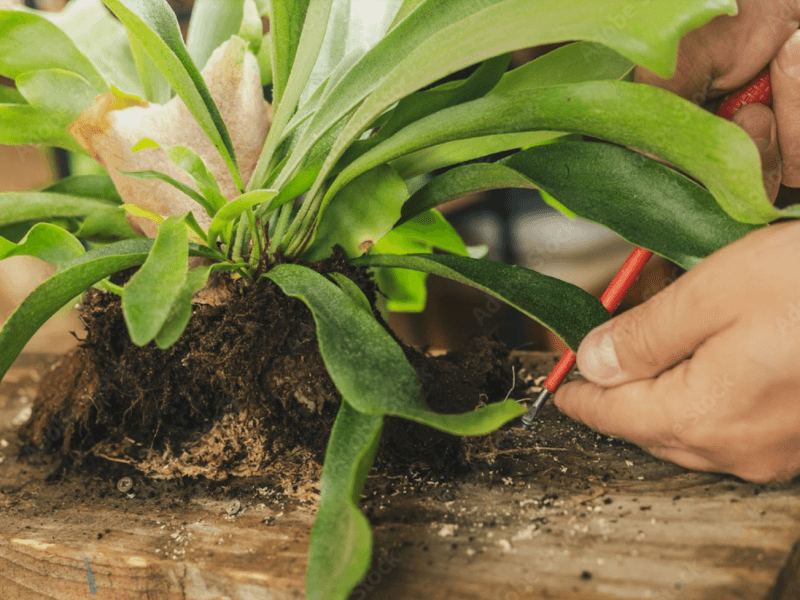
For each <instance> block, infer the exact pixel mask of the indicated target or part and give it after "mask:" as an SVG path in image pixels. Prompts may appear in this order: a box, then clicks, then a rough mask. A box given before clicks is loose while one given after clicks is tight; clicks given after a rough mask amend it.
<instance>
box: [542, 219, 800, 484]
mask: <svg viewBox="0 0 800 600" xmlns="http://www.w3.org/2000/svg"><path fill="white" fill-rule="evenodd" d="M578 367H579V369H580V371H581V373H582V374H583V375H584V377H586V379H587V380H588V381H576V382H572V383H569V384H566V385H564V386H562V387H561V388H560V389H559V390H558V392H557V393H556V396H555V403H556V405H557V406H558V408H559V409H561V410H562V411H563V412H564V413H566V414H567V415H569V416H570V417H572V418H575V419H577V420H580V421H583V422H584V423H586V424H587V425H589V427H592V428H593V429H596V430H598V431H601V432H604V433H607V434H609V435H614V436H619V437H622V438H625V439H627V440H629V441H631V442H633V443H635V444H637V445H639V446H642V447H643V448H644V449H645V450H647V451H648V452H650V453H651V454H654V455H655V456H658V457H660V458H664V459H666V460H670V461H673V462H676V463H678V464H680V465H683V466H685V467H688V468H691V469H697V470H703V471H718V472H725V473H732V474H734V475H738V476H739V477H741V478H743V479H747V480H751V481H756V482H767V481H776V480H780V479H788V478H790V477H792V476H793V475H796V474H798V473H800V223H797V222H792V223H784V224H780V225H774V226H768V227H764V228H762V229H759V230H757V231H755V232H753V233H751V234H749V235H747V236H745V237H744V238H742V239H740V240H737V241H736V242H734V243H733V244H730V245H729V246H726V247H725V248H722V249H721V250H719V251H718V252H716V253H714V254H712V255H711V256H709V257H708V258H707V259H705V260H704V261H703V262H701V263H700V264H699V265H698V266H696V267H695V268H694V269H692V270H691V271H689V272H688V273H686V274H685V275H683V276H682V277H681V278H680V279H678V280H677V281H676V282H674V283H673V284H672V285H670V286H669V287H667V288H665V289H664V290H662V291H661V292H659V293H658V294H657V295H655V296H654V297H652V298H651V299H650V300H648V301H647V302H645V303H644V304H641V305H639V306H637V307H635V308H633V309H631V310H629V311H627V312H625V313H623V314H621V315H620V316H618V317H616V318H614V319H612V320H611V321H609V322H607V323H605V324H603V325H601V326H600V327H598V328H597V329H595V330H593V331H592V332H591V333H590V334H589V335H588V336H587V337H586V338H585V339H584V340H583V343H582V344H581V346H580V348H579V350H578Z"/></svg>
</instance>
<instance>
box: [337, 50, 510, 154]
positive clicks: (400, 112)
mask: <svg viewBox="0 0 800 600" xmlns="http://www.w3.org/2000/svg"><path fill="white" fill-rule="evenodd" d="M510 62H511V55H510V54H504V55H501V56H498V57H496V58H493V59H491V60H488V61H486V62H484V63H483V64H482V65H481V66H480V67H478V69H476V71H475V72H474V73H473V74H472V75H470V76H469V77H468V78H467V79H465V80H463V81H462V82H459V84H458V85H449V84H445V85H443V86H440V87H438V88H434V89H432V90H425V91H422V92H417V93H416V94H411V95H410V96H407V97H405V98H403V99H402V100H400V102H399V103H398V104H397V107H395V108H394V109H393V110H392V112H391V114H390V116H389V117H388V119H387V122H386V123H384V124H383V125H381V126H380V129H379V131H378V133H377V134H375V135H372V136H370V137H368V138H367V139H365V140H357V141H356V142H354V143H353V144H352V145H351V146H350V148H348V150H347V152H346V153H345V154H344V156H343V157H342V161H343V162H345V163H348V162H352V161H351V159H349V158H348V157H349V156H350V155H352V156H353V159H354V158H355V157H356V156H358V155H360V154H363V153H364V152H366V151H367V150H369V149H370V148H374V147H375V146H377V145H378V144H380V143H381V142H383V141H385V140H387V139H388V138H389V137H391V136H392V135H393V134H394V133H396V132H397V131H399V130H400V129H402V128H403V127H405V126H406V125H409V124H411V123H413V122H414V121H418V120H419V119H422V118H423V117H427V116H428V115H431V114H433V113H435V112H438V111H440V110H444V109H445V108H449V107H450V106H455V105H456V104H461V103H463V102H469V101H471V100H475V99H477V98H480V97H482V96H484V95H486V93H487V92H489V91H490V90H491V89H492V88H493V87H494V86H495V85H497V82H498V81H500V79H501V77H502V76H503V73H505V71H506V69H507V68H508V65H509V63H510Z"/></svg>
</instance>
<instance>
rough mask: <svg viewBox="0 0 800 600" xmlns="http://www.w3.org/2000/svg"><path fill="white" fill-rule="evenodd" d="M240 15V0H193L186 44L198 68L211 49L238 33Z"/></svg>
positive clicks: (242, 14) (207, 57)
mask: <svg viewBox="0 0 800 600" xmlns="http://www.w3.org/2000/svg"><path fill="white" fill-rule="evenodd" d="M243 16H244V0H225V1H224V2H221V1H220V0H195V2H194V5H193V6H192V18H191V20H190V21H189V33H188V34H187V36H186V46H187V48H188V49H189V55H190V56H191V57H192V60H194V63H195V64H196V65H197V68H198V69H202V68H203V67H204V66H205V64H206V62H207V61H208V59H209V58H210V57H211V53H212V52H214V50H215V49H216V48H218V47H219V46H221V45H222V43H223V42H225V41H227V40H229V39H230V37H231V36H232V35H236V34H237V33H239V29H240V28H241V26H242V17H243Z"/></svg>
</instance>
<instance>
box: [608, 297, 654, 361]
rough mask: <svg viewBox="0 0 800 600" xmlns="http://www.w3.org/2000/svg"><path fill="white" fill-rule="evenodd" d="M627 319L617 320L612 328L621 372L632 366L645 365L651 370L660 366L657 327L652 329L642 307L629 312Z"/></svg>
mask: <svg viewBox="0 0 800 600" xmlns="http://www.w3.org/2000/svg"><path fill="white" fill-rule="evenodd" d="M630 313H635V314H631V315H630V317H629V318H622V319H619V320H618V322H617V323H616V324H615V327H614V342H615V345H616V347H617V356H618V359H619V362H620V366H621V367H622V369H623V370H628V369H629V368H630V366H632V365H646V366H647V367H649V368H651V369H657V368H658V367H659V366H660V362H661V361H660V360H659V348H660V347H661V344H660V343H659V340H658V335H659V334H658V330H659V328H658V327H652V326H651V325H650V323H649V322H648V320H649V319H648V318H647V316H646V314H645V309H644V305H641V306H637V307H636V308H634V309H632V310H631V311H629V314H630Z"/></svg>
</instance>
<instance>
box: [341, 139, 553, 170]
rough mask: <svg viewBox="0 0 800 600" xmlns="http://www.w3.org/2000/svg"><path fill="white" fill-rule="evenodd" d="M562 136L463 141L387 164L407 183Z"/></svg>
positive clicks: (418, 152)
mask: <svg viewBox="0 0 800 600" xmlns="http://www.w3.org/2000/svg"><path fill="white" fill-rule="evenodd" d="M565 135H567V134H565V133H563V132H560V131H524V132H522V133H501V134H499V135H486V136H482V137H476V138H465V139H462V140H455V141H452V142H445V143H444V144H438V145H435V146H430V147H428V148H423V149H421V150H417V151H415V152H411V153H409V154H406V155H404V156H401V157H399V158H396V159H394V160H391V161H389V164H390V165H391V166H392V167H393V168H394V169H395V170H396V171H397V173H398V174H399V175H400V177H402V178H403V179H411V178H412V177H417V176H419V175H425V174H426V173H430V172H431V171H436V170H438V169H443V168H445V167H450V166H452V165H455V164H458V163H462V162H467V161H470V160H474V159H476V158H481V157H483V156H489V155H491V154H495V153H498V152H506V151H507V150H516V149H519V148H529V147H530V146H535V145H536V144H541V143H543V142H548V141H550V140H553V139H556V138H559V137H563V136H565ZM337 175H338V173H337Z"/></svg>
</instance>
